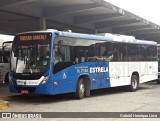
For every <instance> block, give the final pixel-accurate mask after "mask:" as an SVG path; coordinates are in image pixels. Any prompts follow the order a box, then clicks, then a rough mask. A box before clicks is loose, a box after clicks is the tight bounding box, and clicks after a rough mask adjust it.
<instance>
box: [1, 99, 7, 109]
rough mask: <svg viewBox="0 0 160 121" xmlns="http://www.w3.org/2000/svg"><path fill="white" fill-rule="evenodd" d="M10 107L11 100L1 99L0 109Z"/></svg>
mask: <svg viewBox="0 0 160 121" xmlns="http://www.w3.org/2000/svg"><path fill="white" fill-rule="evenodd" d="M8 107H9V102H7V101H3V100H0V110H4V109H7V108H8Z"/></svg>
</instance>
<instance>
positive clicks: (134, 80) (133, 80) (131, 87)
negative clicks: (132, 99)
mask: <svg viewBox="0 0 160 121" xmlns="http://www.w3.org/2000/svg"><path fill="white" fill-rule="evenodd" d="M138 85H139V80H138V77H137V76H136V75H132V77H131V84H130V85H129V86H128V90H129V91H132V92H134V91H136V90H137V89H138Z"/></svg>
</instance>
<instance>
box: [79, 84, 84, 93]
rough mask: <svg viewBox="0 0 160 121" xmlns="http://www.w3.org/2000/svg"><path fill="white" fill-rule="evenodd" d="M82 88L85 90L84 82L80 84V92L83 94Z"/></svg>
mask: <svg viewBox="0 0 160 121" xmlns="http://www.w3.org/2000/svg"><path fill="white" fill-rule="evenodd" d="M84 90H85V87H84V84H81V85H80V94H84Z"/></svg>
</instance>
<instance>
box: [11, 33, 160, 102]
mask: <svg viewBox="0 0 160 121" xmlns="http://www.w3.org/2000/svg"><path fill="white" fill-rule="evenodd" d="M157 77H158V61H157V43H156V42H153V41H144V40H137V39H135V37H132V36H125V35H113V34H107V33H106V34H104V35H92V34H80V33H72V32H64V31H57V30H45V31H33V32H25V33H19V34H17V35H16V36H15V38H14V41H13V45H12V51H11V66H10V75H9V81H10V85H9V87H10V91H11V92H15V93H21V94H28V95H29V94H46V95H56V94H64V93H74V94H75V97H76V98H78V99H82V98H84V97H86V96H90V91H91V90H95V89H102V88H110V87H117V86H125V87H126V88H128V89H129V90H130V91H136V90H137V88H138V85H139V84H140V83H144V82H147V81H151V80H154V79H157Z"/></svg>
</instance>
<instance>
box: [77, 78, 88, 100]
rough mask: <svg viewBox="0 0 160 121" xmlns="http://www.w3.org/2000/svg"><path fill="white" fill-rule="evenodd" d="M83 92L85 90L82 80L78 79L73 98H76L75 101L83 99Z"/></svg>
mask: <svg viewBox="0 0 160 121" xmlns="http://www.w3.org/2000/svg"><path fill="white" fill-rule="evenodd" d="M85 90H86V89H85V84H84V80H83V79H82V78H80V79H79V80H78V84H77V89H76V93H75V97H76V98H77V99H82V98H84V95H85Z"/></svg>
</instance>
